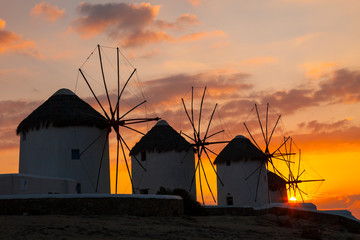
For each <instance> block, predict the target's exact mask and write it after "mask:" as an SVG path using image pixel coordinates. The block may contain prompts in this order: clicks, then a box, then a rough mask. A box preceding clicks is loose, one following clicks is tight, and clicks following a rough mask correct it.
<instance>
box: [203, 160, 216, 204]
mask: <svg viewBox="0 0 360 240" xmlns="http://www.w3.org/2000/svg"><path fill="white" fill-rule="evenodd" d="M200 167H201V169H202V171H203V173H204V177H205V182H206V185H207V187H208V189H209V191H210V194H211V197H212V199H213V200H214V203H216V200H215V197H214V194H213V192H212V190H211V187H210V184H209V181H208V179H207V176H206V172H205V169H204V165H203V163H202V161H200Z"/></svg>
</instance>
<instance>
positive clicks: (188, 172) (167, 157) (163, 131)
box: [130, 120, 196, 199]
mask: <svg viewBox="0 0 360 240" xmlns="http://www.w3.org/2000/svg"><path fill="white" fill-rule="evenodd" d="M130 155H131V172H132V179H133V186H134V190H135V192H134V193H140V194H155V193H156V192H157V191H158V190H159V189H160V187H164V188H168V189H176V188H181V189H185V190H188V187H189V186H190V184H191V178H192V175H193V173H194V171H195V159H194V150H193V148H192V146H191V144H190V143H188V142H187V141H186V140H185V139H184V138H183V137H182V136H181V135H180V134H179V133H177V132H176V131H175V130H174V129H173V128H172V127H171V126H170V125H169V124H168V123H167V122H166V121H165V120H160V121H159V122H157V123H156V125H155V126H154V127H153V128H152V129H151V130H150V131H149V132H148V133H147V134H146V135H145V136H143V137H142V138H141V139H140V141H139V142H138V143H136V145H135V146H134V147H133V148H132V149H131V151H130ZM136 159H139V160H140V162H141V164H142V166H141V165H140V164H139V163H138V162H137V161H136ZM142 167H144V168H145V169H146V172H145V171H143V169H142ZM189 193H190V194H191V195H192V196H193V197H194V199H196V188H192V189H191V191H190V192H189Z"/></svg>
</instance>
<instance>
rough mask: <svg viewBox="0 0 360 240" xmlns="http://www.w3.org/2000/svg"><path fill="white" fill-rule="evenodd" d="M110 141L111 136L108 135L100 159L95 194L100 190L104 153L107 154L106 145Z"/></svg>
mask: <svg viewBox="0 0 360 240" xmlns="http://www.w3.org/2000/svg"><path fill="white" fill-rule="evenodd" d="M108 139H109V134H106V138H105V143H104V147H103V150H102V153H101V159H100V163H99V169H98V174H97V179H96V188H95V192H97V191H98V188H99V180H100V173H101V166H102V161H103V159H104V153H105V149H106V145H107V143H108Z"/></svg>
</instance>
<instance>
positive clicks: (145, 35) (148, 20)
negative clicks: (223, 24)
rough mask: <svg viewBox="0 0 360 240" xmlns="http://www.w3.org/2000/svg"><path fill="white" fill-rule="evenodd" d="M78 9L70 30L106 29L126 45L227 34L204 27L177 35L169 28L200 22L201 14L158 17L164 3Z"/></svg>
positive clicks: (96, 31) (100, 31) (89, 32)
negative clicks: (172, 19) (201, 30)
mask: <svg viewBox="0 0 360 240" xmlns="http://www.w3.org/2000/svg"><path fill="white" fill-rule="evenodd" d="M77 10H78V12H79V14H80V15H81V16H80V17H79V18H77V19H75V20H74V21H73V22H72V24H71V27H70V30H72V31H75V32H77V33H78V34H79V35H80V36H81V37H83V38H92V37H95V36H97V35H99V34H103V33H105V34H106V35H107V36H108V37H110V38H111V39H115V40H116V39H119V42H120V44H121V45H122V46H123V47H138V46H143V45H145V44H149V43H157V42H163V41H165V42H178V41H180V42H181V41H194V40H197V39H199V38H202V37H205V36H213V37H218V36H223V35H224V33H223V32H222V31H209V32H205V31H204V32H199V33H193V34H189V35H184V36H182V37H180V38H177V37H175V36H173V35H172V34H170V33H169V32H168V31H167V30H168V29H175V30H178V31H182V30H184V29H185V28H186V27H189V26H193V25H196V24H199V22H200V21H199V19H198V18H197V16H196V15H194V14H189V13H185V14H182V15H181V16H179V17H178V18H177V19H176V20H175V21H174V22H169V21H165V20H162V19H157V17H158V13H159V11H160V6H158V5H156V6H152V5H151V4H150V3H141V4H135V3H133V4H127V3H107V4H92V3H81V4H79V6H78V8H77Z"/></svg>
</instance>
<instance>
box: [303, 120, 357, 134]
mask: <svg viewBox="0 0 360 240" xmlns="http://www.w3.org/2000/svg"><path fill="white" fill-rule="evenodd" d="M350 123H351V120H349V119H343V120H340V121H337V122H334V123H320V122H319V121H317V120H313V121H310V122H307V123H306V122H302V123H299V127H300V128H305V129H307V130H310V131H311V132H312V133H316V132H328V131H334V130H338V129H343V128H344V127H348V126H349V125H350Z"/></svg>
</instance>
